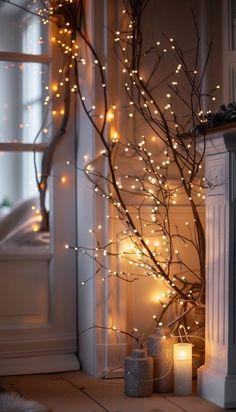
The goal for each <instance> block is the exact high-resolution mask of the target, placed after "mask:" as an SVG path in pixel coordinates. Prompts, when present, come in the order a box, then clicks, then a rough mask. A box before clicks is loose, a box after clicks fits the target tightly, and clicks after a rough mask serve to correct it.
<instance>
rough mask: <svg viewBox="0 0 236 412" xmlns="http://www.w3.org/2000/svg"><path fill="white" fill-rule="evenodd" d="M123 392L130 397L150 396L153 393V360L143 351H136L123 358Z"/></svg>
mask: <svg viewBox="0 0 236 412" xmlns="http://www.w3.org/2000/svg"><path fill="white" fill-rule="evenodd" d="M124 391H125V395H127V396H132V397H145V396H150V395H151V394H152V391H153V359H152V357H150V356H147V351H146V350H145V349H136V350H134V351H133V353H132V355H131V356H127V357H126V358H125V364H124Z"/></svg>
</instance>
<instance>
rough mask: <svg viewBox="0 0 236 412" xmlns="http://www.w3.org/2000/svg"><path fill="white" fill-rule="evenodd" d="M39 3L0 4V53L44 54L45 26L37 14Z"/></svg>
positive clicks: (16, 2)
mask: <svg viewBox="0 0 236 412" xmlns="http://www.w3.org/2000/svg"><path fill="white" fill-rule="evenodd" d="M40 3H41V2H37V1H36V2H35V1H24V0H22V1H21V0H17V1H16V0H14V4H15V5H13V4H12V3H7V2H0V51H8V52H18V53H29V54H46V53H47V41H45V39H47V27H48V26H47V24H44V23H45V20H44V19H42V18H41V17H39V16H35V15H34V14H31V13H30V11H32V12H34V13H36V14H37V13H38V10H39V9H40V6H39V7H38V4H40Z"/></svg>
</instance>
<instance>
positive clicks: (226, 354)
mask: <svg viewBox="0 0 236 412" xmlns="http://www.w3.org/2000/svg"><path fill="white" fill-rule="evenodd" d="M235 139H236V129H235V128H234V129H232V130H228V131H227V133H224V132H220V133H214V134H210V135H208V136H207V139H206V156H205V171H206V178H207V180H208V181H209V183H212V185H213V186H211V188H209V189H207V196H206V245H207V246H206V248H207V270H206V359H205V365H203V366H202V367H201V368H200V369H199V370H198V393H199V395H200V396H202V397H203V398H205V399H207V400H209V401H211V402H213V403H215V404H217V405H219V406H221V407H223V408H235V407H236V358H235V353H236V319H235V303H236V281H235V269H236V268H235V247H236V245H235V243H236V232H235V222H236V220H235V217H236V215H235V212H236V186H235V185H236V173H235V162H236V145H235Z"/></svg>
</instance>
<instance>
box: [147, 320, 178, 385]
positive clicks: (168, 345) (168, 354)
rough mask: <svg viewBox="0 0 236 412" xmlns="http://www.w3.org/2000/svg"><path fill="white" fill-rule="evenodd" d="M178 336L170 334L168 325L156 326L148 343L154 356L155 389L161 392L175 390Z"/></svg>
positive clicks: (149, 351)
mask: <svg viewBox="0 0 236 412" xmlns="http://www.w3.org/2000/svg"><path fill="white" fill-rule="evenodd" d="M177 341H178V339H177V337H174V336H171V335H170V329H169V328H168V327H164V326H160V327H158V328H155V330H154V334H153V335H150V336H149V338H148V343H147V350H148V355H149V356H152V358H153V391H154V392H160V393H168V392H173V390H174V374H173V370H174V361H173V345H174V343H176V342H177Z"/></svg>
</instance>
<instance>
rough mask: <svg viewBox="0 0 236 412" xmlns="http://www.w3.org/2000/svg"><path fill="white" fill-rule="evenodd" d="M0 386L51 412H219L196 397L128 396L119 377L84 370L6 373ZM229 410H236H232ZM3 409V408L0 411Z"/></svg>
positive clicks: (219, 409) (170, 395)
mask: <svg viewBox="0 0 236 412" xmlns="http://www.w3.org/2000/svg"><path fill="white" fill-rule="evenodd" d="M0 384H1V386H5V387H6V389H8V390H10V391H15V392H18V393H19V394H20V395H22V396H24V397H25V398H30V399H34V400H36V401H38V402H40V403H42V404H43V405H46V406H48V407H49V408H51V409H52V411H53V412H102V411H103V412H104V411H107V412H183V411H185V412H220V411H223V410H224V409H222V408H219V407H217V406H215V405H213V404H211V403H209V402H207V401H204V400H203V399H200V398H198V397H197V396H195V395H193V396H185V397H177V396H174V395H172V394H167V395H165V396H163V395H160V394H153V395H152V396H151V397H149V398H130V397H127V396H125V395H124V393H123V380H122V379H96V378H92V377H90V376H88V375H86V374H84V373H83V372H80V371H78V372H66V373H56V374H47V375H24V376H8V377H3V378H0ZM230 411H236V409H231V410H230ZM1 412H2V411H1Z"/></svg>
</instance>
